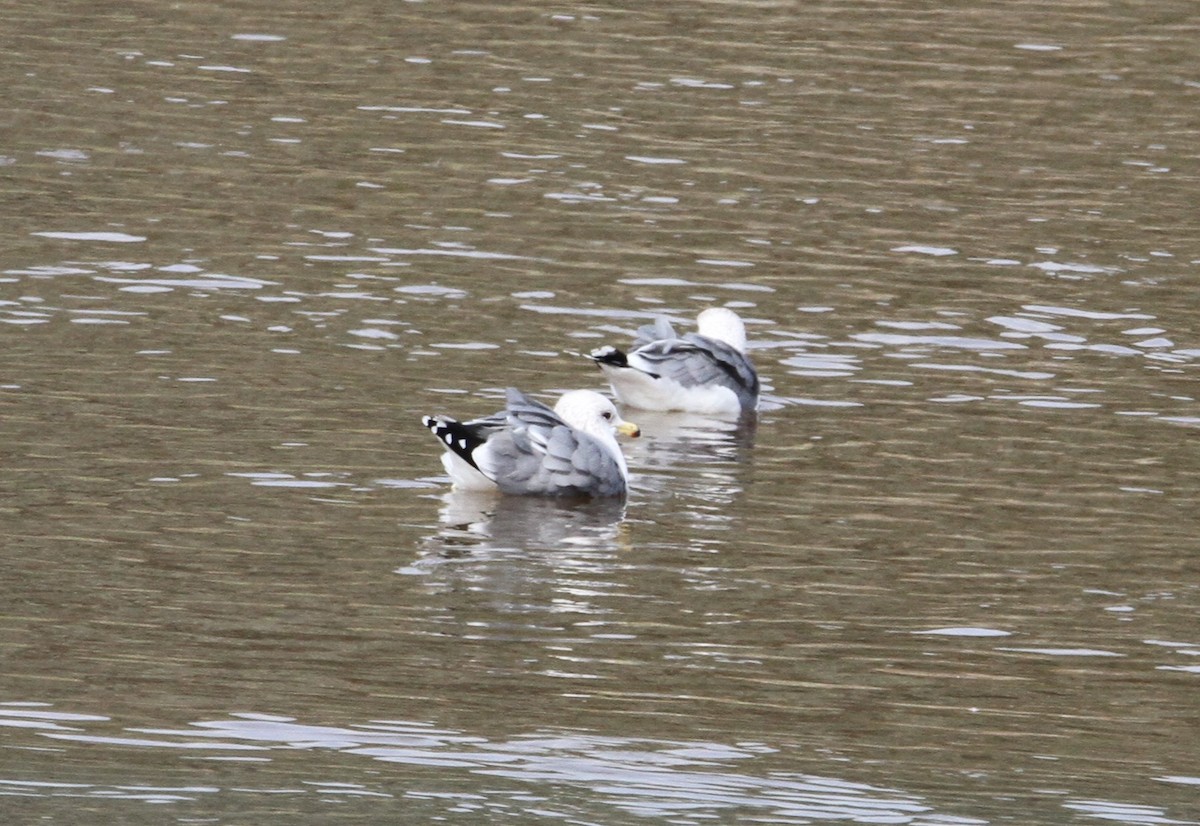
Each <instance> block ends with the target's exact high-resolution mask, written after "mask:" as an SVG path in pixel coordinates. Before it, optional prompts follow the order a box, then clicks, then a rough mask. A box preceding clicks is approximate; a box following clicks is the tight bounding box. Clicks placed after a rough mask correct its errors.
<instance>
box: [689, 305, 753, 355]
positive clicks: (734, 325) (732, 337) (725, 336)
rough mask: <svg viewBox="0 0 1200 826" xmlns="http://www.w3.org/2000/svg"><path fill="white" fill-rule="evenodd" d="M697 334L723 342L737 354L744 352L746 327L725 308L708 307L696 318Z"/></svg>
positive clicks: (735, 314) (736, 315) (734, 314)
mask: <svg viewBox="0 0 1200 826" xmlns="http://www.w3.org/2000/svg"><path fill="white" fill-rule="evenodd" d="M696 324H697V326H698V327H699V329H698V330H697V332H698V333H700V335H702V336H707V337H708V338H715V339H717V340H718V341H723V342H725V343H726V344H728V345H729V346H730V347H732V348H734V349H735V350H737V351H738V352H739V353H744V352H746V325H745V324H743V323H742V319H741V318H740V317H739V316H738V314H737V313H735V312H734V311H733V310H730V309H729V308H727V307H710V308H708V309H707V310H705V311H704V312H702V313H700V315H699V316H697V317H696Z"/></svg>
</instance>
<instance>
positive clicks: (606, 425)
mask: <svg viewBox="0 0 1200 826" xmlns="http://www.w3.org/2000/svg"><path fill="white" fill-rule="evenodd" d="M554 412H555V413H557V414H558V415H559V416H561V417H562V420H563V421H564V422H566V423H567V424H569V425H570V426H571V427H573V428H575V429H576V430H582V431H583V432H584V433H587V434H588V435H589V436H595V437H596V438H597V439H600V440H601V441H604V442H609V441H611V442H612V443H613V445H616V439H615V436H616V434H617V433H621V434H623V435H625V436H640V435H641V433H642V431H641V430H640V429H639V428H638V426H637V425H635V424H634V423H633V422H627V421H625V420H623V419H622V418H621V416H620V414H619V413H617V408H615V407H613V403H612V402H610V401H609V400H608V399H606V398H605V397H604V396H601V395H600V394H599V393H597V392H595V391H593V390H572V391H570V392H569V393H563V395H562V398H560V399H559V400H558V404H556V405H554ZM618 452H619V451H618Z"/></svg>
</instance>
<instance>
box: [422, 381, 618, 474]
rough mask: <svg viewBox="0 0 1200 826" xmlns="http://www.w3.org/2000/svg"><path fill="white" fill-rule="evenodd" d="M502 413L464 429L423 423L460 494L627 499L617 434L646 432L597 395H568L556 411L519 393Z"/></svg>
mask: <svg viewBox="0 0 1200 826" xmlns="http://www.w3.org/2000/svg"><path fill="white" fill-rule="evenodd" d="M505 402H506V404H505V408H504V410H501V411H499V412H498V413H493V414H492V415H490V416H484V417H483V418H480V419H474V420H472V421H469V422H460V421H458V420H456V419H452V418H450V417H448V416H425V417H423V418H422V419H421V423H422V424H424V425H425V427H427V428H429V430H430V432H431V433H433V435H434V436H435V437H436V438H437V440H438V441H439V442H441V443H442V446H443V447H444V448H445V450H446V452H445V453H443V454H442V464H443V465H444V466H445V468H446V472H447V473H449V474H450V479H451V481H453V483H454V488H455V490H499V491H500V492H502V493H513V494H525V495H539V496H573V497H587V496H624V495H625V492H626V490H627V489H628V486H629V470H628V468H627V467H626V465H625V457H624V455H623V454H622V453H621V446H620V445H618V444H617V439H616V434H617V433H621V434H623V435H626V436H633V437H636V436H638V435H640V433H641V431H640V430H639V429H638V426H637V425H635V424H633V423H632V422H626V421H623V420H622V419H621V417H620V416H619V415H618V414H617V409H616V408H615V407H613V404H612V402H610V401H609V400H608V399H606V398H605V397H604V396H602V395H600V394H599V393H596V392H594V391H592V390H572V391H570V392H569V393H564V394H563V396H562V398H560V399H559V400H558V403H557V404H555V405H554V409H553V410H552V409H550V408H549V407H547V406H546V405H544V404H542V403H541V402H539V401H536V400H534V399H531V398H529V396H527V395H525V394H524V393H522V392H521V391H520V390H517V389H515V388H512V387H510V388H508V390H507V391H505Z"/></svg>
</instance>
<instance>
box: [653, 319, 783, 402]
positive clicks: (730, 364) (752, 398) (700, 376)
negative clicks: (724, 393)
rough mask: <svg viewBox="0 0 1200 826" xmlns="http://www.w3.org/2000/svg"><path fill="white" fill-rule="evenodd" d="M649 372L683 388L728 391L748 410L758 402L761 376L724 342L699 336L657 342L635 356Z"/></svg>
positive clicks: (741, 355)
mask: <svg viewBox="0 0 1200 826" xmlns="http://www.w3.org/2000/svg"><path fill="white" fill-rule="evenodd" d="M635 355H637V356H638V357H639V358H640V359H642V360H643V362H644V363H645V365H646V369H648V370H649V371H651V372H653V373H655V374H657V375H659V376H663V377H665V378H669V379H672V380H673V381H676V382H678V383H679V384H680V385H682V386H684V387H705V386H713V385H716V386H720V387H728V388H729V389H730V390H732V391H733V392H734V393H736V394H737V396H738V399H739V400H741V402H742V406H743V408H745V409H753V408H754V406H755V404H757V402H758V389H759V388H758V384H759V382H758V373H757V371H755V369H754V365H753V364H751V363H750V360H749V359H748V358H746V356H745V355H743V354H742V353H741V352H739V351H738V350H736V349H734V348H733V347H731V346H730V345H728V344H726V343H725V342H723V341H718V340H717V339H714V338H708V337H707V336H702V335H699V334H697V333H688V334H687V335H685V336H684V337H683V338H677V339H672V340H669V341H655V342H651V343H650V344H647V345H645V346H644V347H640V348H638V349H637V351H636V352H635Z"/></svg>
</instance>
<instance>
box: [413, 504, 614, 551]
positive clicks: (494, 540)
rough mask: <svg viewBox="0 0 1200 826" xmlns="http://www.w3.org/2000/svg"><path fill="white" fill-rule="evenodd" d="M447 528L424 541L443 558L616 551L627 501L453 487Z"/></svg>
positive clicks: (444, 521)
mask: <svg viewBox="0 0 1200 826" xmlns="http://www.w3.org/2000/svg"><path fill="white" fill-rule="evenodd" d="M438 516H439V519H440V521H441V529H440V530H439V531H438V533H437V535H436V536H431V537H427V538H426V540H425V542H424V544H425V546H426V547H427V548H429V549H431V550H435V551H436V552H437V553H438V554H439V555H440V556H459V555H462V554H463V553H464V552H467V553H472V554H476V555H478V554H486V553H487V552H491V551H501V552H503V551H518V552H519V551H556V550H564V549H576V550H589V549H591V550H594V549H611V548H612V547H613V546H614V544H615V543H616V542H617V540H618V538H619V528H620V525H621V520H622V519H624V517H625V505H624V503H623V502H622V501H621V500H620V499H613V498H605V499H593V500H584V501H564V500H561V499H549V498H541V497H529V496H494V495H487V494H482V493H473V492H467V491H451V492H450V493H447V494H445V495H444V496H443V497H442V508H441V510H440V512H439V514H438Z"/></svg>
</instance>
